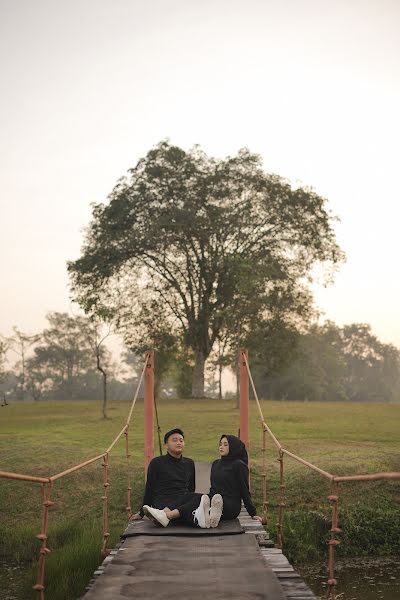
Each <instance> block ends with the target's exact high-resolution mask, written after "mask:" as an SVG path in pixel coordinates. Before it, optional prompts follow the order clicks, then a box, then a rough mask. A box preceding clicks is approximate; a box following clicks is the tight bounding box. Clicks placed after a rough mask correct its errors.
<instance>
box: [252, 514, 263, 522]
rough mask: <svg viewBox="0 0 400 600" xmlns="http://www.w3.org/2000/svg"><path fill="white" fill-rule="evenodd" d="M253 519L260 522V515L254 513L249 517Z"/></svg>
mask: <svg viewBox="0 0 400 600" xmlns="http://www.w3.org/2000/svg"><path fill="white" fill-rule="evenodd" d="M251 518H252V519H253V521H260V523H262V517H259V516H258V515H254V517H251Z"/></svg>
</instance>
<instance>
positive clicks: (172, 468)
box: [140, 454, 196, 516]
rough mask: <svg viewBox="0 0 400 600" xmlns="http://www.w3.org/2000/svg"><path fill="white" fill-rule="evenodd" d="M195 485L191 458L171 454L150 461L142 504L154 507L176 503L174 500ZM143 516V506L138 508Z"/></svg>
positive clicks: (191, 490) (192, 489) (191, 489)
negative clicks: (176, 456)
mask: <svg viewBox="0 0 400 600" xmlns="http://www.w3.org/2000/svg"><path fill="white" fill-rule="evenodd" d="M195 487H196V481H195V467H194V462H193V461H192V459H191V458H186V457H183V456H181V457H180V458H175V457H173V456H171V454H164V455H163V456H157V457H156V458H153V459H152V460H151V461H150V464H149V467H148V469H147V481H146V487H145V491H144V497H143V504H147V505H148V506H153V507H154V508H165V507H166V506H170V505H176V501H177V500H178V499H179V498H181V497H182V496H184V495H185V494H186V493H187V492H194V490H195ZM140 514H141V515H142V516H143V508H142V509H141V510H140Z"/></svg>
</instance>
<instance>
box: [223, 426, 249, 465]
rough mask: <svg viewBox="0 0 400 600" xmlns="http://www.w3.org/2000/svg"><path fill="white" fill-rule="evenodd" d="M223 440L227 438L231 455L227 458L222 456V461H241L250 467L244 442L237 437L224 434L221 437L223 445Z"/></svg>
mask: <svg viewBox="0 0 400 600" xmlns="http://www.w3.org/2000/svg"><path fill="white" fill-rule="evenodd" d="M222 438H226V439H227V440H228V444H229V454H228V455H227V456H221V459H222V460H238V459H239V460H241V461H243V462H244V463H245V465H248V463H249V457H248V455H247V450H246V446H245V445H244V444H243V442H242V440H239V438H238V437H236V436H235V435H226V433H224V434H223V435H221V437H220V439H219V441H220V443H221V440H222Z"/></svg>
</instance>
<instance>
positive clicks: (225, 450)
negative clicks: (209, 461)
mask: <svg viewBox="0 0 400 600" xmlns="http://www.w3.org/2000/svg"><path fill="white" fill-rule="evenodd" d="M228 454H229V442H228V440H227V439H226V437H223V438H222V439H221V441H220V443H219V455H220V456H228Z"/></svg>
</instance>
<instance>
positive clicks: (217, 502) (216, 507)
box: [210, 494, 224, 527]
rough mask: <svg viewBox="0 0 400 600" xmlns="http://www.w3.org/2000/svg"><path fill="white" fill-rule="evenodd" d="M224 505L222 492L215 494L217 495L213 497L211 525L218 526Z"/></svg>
mask: <svg viewBox="0 0 400 600" xmlns="http://www.w3.org/2000/svg"><path fill="white" fill-rule="evenodd" d="M223 507H224V501H223V499H222V496H221V494H215V496H213V497H212V498H211V508H210V527H218V523H219V522H220V520H221V516H222V509H223Z"/></svg>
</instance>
